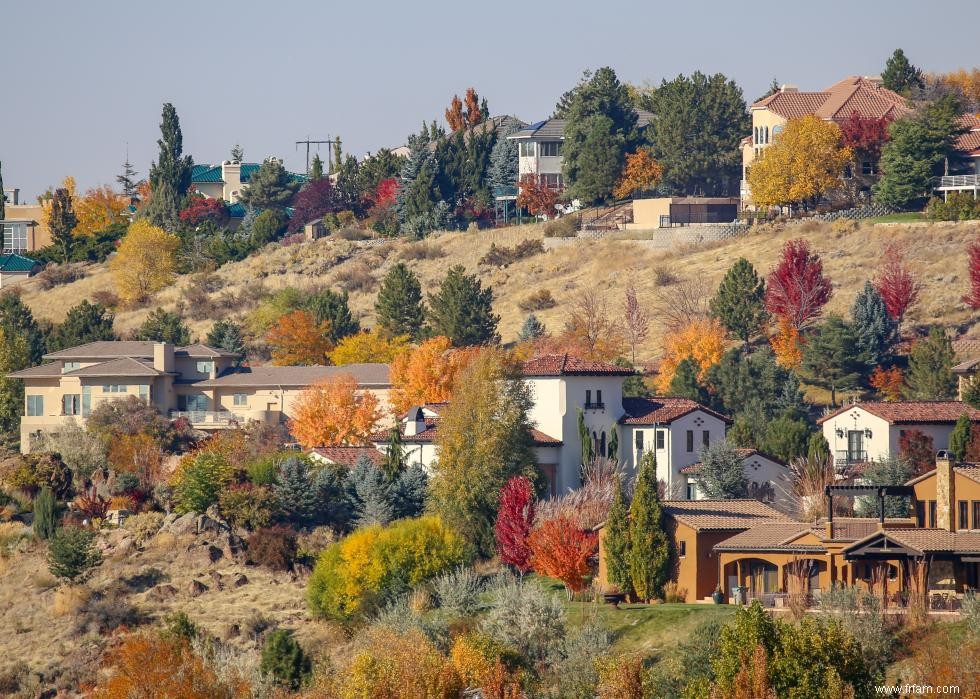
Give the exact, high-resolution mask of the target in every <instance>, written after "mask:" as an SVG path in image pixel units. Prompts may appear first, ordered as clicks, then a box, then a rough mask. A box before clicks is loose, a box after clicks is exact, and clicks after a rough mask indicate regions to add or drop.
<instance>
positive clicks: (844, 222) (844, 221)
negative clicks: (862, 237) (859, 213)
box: [830, 218, 858, 236]
mask: <svg viewBox="0 0 980 699" xmlns="http://www.w3.org/2000/svg"><path fill="white" fill-rule="evenodd" d="M857 229H858V222H857V221H855V220H854V219H852V218H839V219H837V220H836V221H834V222H833V223H831V224H830V230H832V231H833V232H834V233H836V234H837V235H838V236H842V235H847V234H848V233H853V232H854V231H856V230H857Z"/></svg>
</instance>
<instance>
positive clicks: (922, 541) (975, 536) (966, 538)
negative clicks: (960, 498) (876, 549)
mask: <svg viewBox="0 0 980 699" xmlns="http://www.w3.org/2000/svg"><path fill="white" fill-rule="evenodd" d="M880 534H884V535H885V537H886V538H888V539H890V540H892V541H894V542H895V543H897V544H899V545H900V546H904V547H906V548H909V549H912V550H913V551H918V552H919V553H980V532H973V531H971V532H950V531H946V530H945V529H886V530H884V531H880V532H875V533H874V534H871V535H870V536H866V537H865V538H863V539H861V540H860V541H856V542H854V543H853V544H851V545H850V546H848V547H847V549H845V551H847V550H850V549H855V548H860V547H861V546H862V545H864V544H865V542H867V541H869V540H873V539H874V537H876V536H879V535H880Z"/></svg>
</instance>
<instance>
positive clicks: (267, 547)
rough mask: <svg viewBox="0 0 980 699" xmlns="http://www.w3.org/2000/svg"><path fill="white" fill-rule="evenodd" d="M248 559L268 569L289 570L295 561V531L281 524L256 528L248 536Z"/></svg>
mask: <svg viewBox="0 0 980 699" xmlns="http://www.w3.org/2000/svg"><path fill="white" fill-rule="evenodd" d="M248 561H249V563H254V564H255V565H260V566H264V567H266V568H269V569H270V570H291V569H292V567H293V564H294V563H295V562H296V532H295V531H294V530H293V529H290V528H289V527H284V526H282V525H277V526H274V527H263V528H262V529H256V530H255V531H254V532H252V535H251V536H249V537H248Z"/></svg>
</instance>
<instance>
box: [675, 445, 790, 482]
mask: <svg viewBox="0 0 980 699" xmlns="http://www.w3.org/2000/svg"><path fill="white" fill-rule="evenodd" d="M735 451H736V452H737V453H738V455H739V456H741V457H742V459H743V460H744V459H748V458H750V457H752V456H756V455H759V456H761V457H762V458H764V459H769V460H770V461H774V462H776V463H777V464H779V465H780V466H785V465H786V464H784V463H783V462H782V461H781V460H779V459H777V458H776V457H775V456H770V455H769V454H765V453H763V452H761V451H759V450H758V449H748V448H744V447H739V448H738V449H736V450H735ZM700 470H701V462H700V461H699V462H697V463H695V464H691V465H690V466H685V467H684V468H682V469H681V473H683V474H684V475H687V476H690V475H693V474H695V473H697V472H698V471H700Z"/></svg>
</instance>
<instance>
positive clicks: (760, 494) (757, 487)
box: [681, 448, 798, 515]
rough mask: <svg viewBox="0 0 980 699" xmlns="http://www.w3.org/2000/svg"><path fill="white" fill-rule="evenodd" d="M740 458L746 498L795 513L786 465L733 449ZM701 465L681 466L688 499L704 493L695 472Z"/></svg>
mask: <svg viewBox="0 0 980 699" xmlns="http://www.w3.org/2000/svg"><path fill="white" fill-rule="evenodd" d="M735 451H736V452H738V455H739V457H741V459H742V466H743V467H744V469H745V478H746V480H747V481H748V494H749V497H751V498H753V499H754V500H759V501H760V502H765V503H769V504H770V505H772V506H773V507H775V508H776V509H777V510H779V511H780V512H783V513H784V514H788V515H792V514H795V513H796V510H797V509H798V508H797V497H796V495H795V494H794V493H793V478H792V476H791V475H790V471H789V468H788V467H787V466H786V463H785V462H783V461H781V460H780V459H777V458H776V457H775V456H772V455H770V454H766V453H764V452H761V451H759V450H758V449H751V448H739V449H736V450H735ZM700 470H701V462H698V463H694V464H691V465H690V466H685V467H684V468H682V469H681V475H683V476H686V477H687V483H686V496H687V499H688V500H703V499H705V498H706V495H705V494H704V492H702V491H701V489H700V488H699V487H698V479H697V476H698V472H699V471H700Z"/></svg>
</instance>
